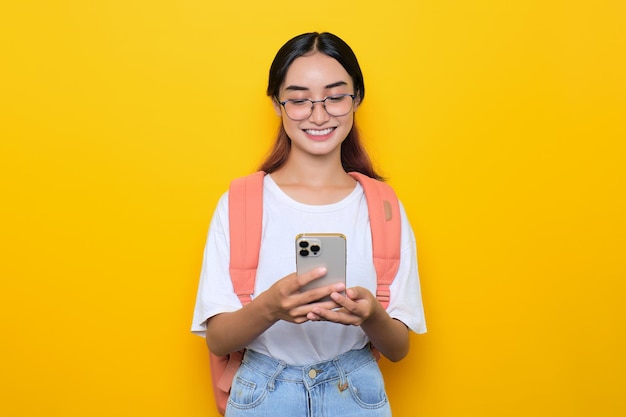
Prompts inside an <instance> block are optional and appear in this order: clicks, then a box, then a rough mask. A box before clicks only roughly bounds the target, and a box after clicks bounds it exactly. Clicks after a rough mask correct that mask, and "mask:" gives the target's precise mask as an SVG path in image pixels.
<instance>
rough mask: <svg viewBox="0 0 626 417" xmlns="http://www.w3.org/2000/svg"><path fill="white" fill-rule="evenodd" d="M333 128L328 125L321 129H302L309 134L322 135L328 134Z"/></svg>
mask: <svg viewBox="0 0 626 417" xmlns="http://www.w3.org/2000/svg"><path fill="white" fill-rule="evenodd" d="M333 130H335V128H334V127H329V128H328V129H321V130H315V129H304V132H305V133H307V134H308V135H311V136H324V135H328V134H329V133H330V132H332V131H333Z"/></svg>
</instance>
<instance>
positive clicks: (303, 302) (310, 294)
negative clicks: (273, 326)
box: [257, 267, 345, 324]
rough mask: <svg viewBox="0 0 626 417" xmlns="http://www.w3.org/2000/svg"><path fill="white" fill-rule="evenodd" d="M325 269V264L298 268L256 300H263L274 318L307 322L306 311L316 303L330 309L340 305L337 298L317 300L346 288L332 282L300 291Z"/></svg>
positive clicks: (321, 275) (323, 273)
mask: <svg viewBox="0 0 626 417" xmlns="http://www.w3.org/2000/svg"><path fill="white" fill-rule="evenodd" d="M326 273H327V270H326V268H324V267H320V268H316V269H314V270H312V271H310V272H307V273H305V274H302V275H298V274H296V273H295V272H294V273H292V274H289V275H287V276H286V277H284V278H282V279H280V280H278V281H276V282H275V283H274V285H272V286H271V287H270V288H269V289H268V290H267V291H265V292H263V293H262V294H260V295H259V296H258V297H257V302H260V303H262V304H264V305H265V306H266V308H268V309H269V313H270V314H271V316H272V317H273V318H274V320H275V321H278V320H285V321H288V322H291V323H297V324H300V323H304V322H306V321H308V320H309V319H308V318H307V314H308V313H309V312H311V310H312V309H313V308H314V307H322V308H326V309H328V310H332V309H334V308H338V307H339V305H338V304H337V303H335V302H334V301H320V302H316V301H317V300H320V299H322V298H324V297H327V296H328V295H330V294H331V293H333V292H341V291H344V290H345V285H344V284H331V285H327V286H324V287H320V288H315V289H311V290H308V291H300V290H301V288H302V287H303V286H305V285H306V284H308V283H309V282H312V281H314V280H316V279H319V278H321V277H323V276H324V275H326Z"/></svg>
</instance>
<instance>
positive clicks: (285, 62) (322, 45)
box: [260, 32, 382, 179]
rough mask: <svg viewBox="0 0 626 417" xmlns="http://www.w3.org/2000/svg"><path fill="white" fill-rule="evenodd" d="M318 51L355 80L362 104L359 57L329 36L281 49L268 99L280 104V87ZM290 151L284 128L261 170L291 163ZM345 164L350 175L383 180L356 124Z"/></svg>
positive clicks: (344, 147) (312, 36)
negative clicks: (299, 61)
mask: <svg viewBox="0 0 626 417" xmlns="http://www.w3.org/2000/svg"><path fill="white" fill-rule="evenodd" d="M315 51H317V52H320V53H322V54H324V55H328V56H329V57H331V58H334V59H335V60H337V62H339V63H340V64H341V66H342V67H343V68H344V69H345V70H346V72H347V73H348V74H349V75H350V77H351V78H352V83H353V84H354V94H355V95H356V99H355V100H356V102H357V103H361V102H362V101H363V98H364V97H365V85H364V83H363V73H362V72H361V67H360V66H359V62H358V60H357V58H356V55H355V54H354V52H353V51H352V49H351V48H350V46H348V44H347V43H345V42H344V41H343V40H341V38H339V37H338V36H336V35H333V34H332V33H328V32H324V33H318V32H311V33H304V34H302V35H299V36H296V37H295V38H293V39H291V40H289V41H288V42H287V43H286V44H284V45H283V46H282V47H281V48H280V50H279V51H278V53H277V54H276V56H275V57H274V61H273V62H272V65H271V67H270V73H269V82H268V85H267V95H268V96H269V97H271V98H272V99H273V100H277V97H278V93H279V91H280V87H281V86H282V84H283V82H284V80H285V77H286V75H287V71H288V70H289V67H290V66H291V64H292V63H293V61H295V60H296V58H299V57H301V56H303V55H306V54H309V53H311V52H315ZM290 149H291V140H290V139H289V137H288V136H287V133H286V132H285V129H284V128H283V126H282V124H281V126H280V130H279V132H278V137H277V138H276V142H275V143H274V147H273V148H272V150H271V152H270V154H269V156H268V157H267V158H266V159H265V161H264V162H263V163H262V164H261V167H260V169H261V170H263V171H265V172H268V173H269V172H272V171H275V170H276V169H278V168H280V167H281V166H282V165H283V164H284V163H285V161H286V160H287V157H288V155H289V150H290ZM341 163H342V165H343V169H344V170H345V171H346V172H351V171H357V172H360V173H362V174H365V175H367V176H369V177H372V178H376V179H382V177H381V176H380V175H378V174H377V173H376V171H375V170H374V168H373V166H372V162H371V160H370V158H369V156H368V155H367V152H366V151H365V148H364V147H363V145H362V144H361V140H360V138H359V133H358V129H357V127H356V122H354V124H353V125H352V129H351V130H350V133H348V136H347V137H346V139H345V140H344V141H343V143H342V144H341Z"/></svg>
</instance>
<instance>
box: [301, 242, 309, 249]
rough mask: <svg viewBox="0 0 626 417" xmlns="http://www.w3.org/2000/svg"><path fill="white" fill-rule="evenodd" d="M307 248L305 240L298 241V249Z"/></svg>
mask: <svg viewBox="0 0 626 417" xmlns="http://www.w3.org/2000/svg"><path fill="white" fill-rule="evenodd" d="M308 246H309V242H307V241H306V240H301V241H300V247H301V248H306V247H308Z"/></svg>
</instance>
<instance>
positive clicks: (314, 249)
mask: <svg viewBox="0 0 626 417" xmlns="http://www.w3.org/2000/svg"><path fill="white" fill-rule="evenodd" d="M319 251H320V247H319V245H311V252H313V253H317V252H319Z"/></svg>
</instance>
